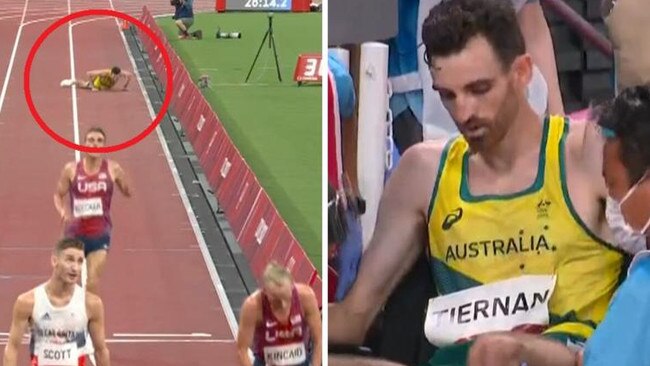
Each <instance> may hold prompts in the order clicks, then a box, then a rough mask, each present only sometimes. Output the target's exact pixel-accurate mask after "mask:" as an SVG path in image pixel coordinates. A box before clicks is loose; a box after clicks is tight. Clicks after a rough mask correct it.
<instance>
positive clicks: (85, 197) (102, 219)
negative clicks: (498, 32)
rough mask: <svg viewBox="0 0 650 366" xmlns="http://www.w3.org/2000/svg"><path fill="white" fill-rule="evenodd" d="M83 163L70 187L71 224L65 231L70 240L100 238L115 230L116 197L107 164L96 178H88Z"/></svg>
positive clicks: (104, 164)
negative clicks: (113, 219) (113, 215)
mask: <svg viewBox="0 0 650 366" xmlns="http://www.w3.org/2000/svg"><path fill="white" fill-rule="evenodd" d="M82 161H83V160H80V161H79V163H77V169H76V172H75V176H74V178H73V179H72V182H71V184H70V191H69V193H70V205H71V207H70V208H71V212H72V216H73V218H72V221H71V222H70V224H69V225H68V227H67V229H66V235H68V236H74V237H79V236H84V237H99V236H102V235H105V234H108V233H110V231H111V228H112V222H111V216H110V209H111V199H112V197H113V180H112V179H111V175H110V172H109V169H108V161H107V160H102V163H101V165H100V169H99V171H98V172H97V174H94V175H89V174H86V172H85V170H84V167H83V163H82Z"/></svg>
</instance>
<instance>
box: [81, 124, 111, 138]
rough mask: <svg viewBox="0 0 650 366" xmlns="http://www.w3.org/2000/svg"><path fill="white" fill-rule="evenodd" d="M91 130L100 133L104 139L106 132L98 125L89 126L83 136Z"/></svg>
mask: <svg viewBox="0 0 650 366" xmlns="http://www.w3.org/2000/svg"><path fill="white" fill-rule="evenodd" d="M92 132H97V133H101V134H102V136H104V139H106V132H104V129H103V128H101V127H98V126H93V127H91V128H89V129H88V130H86V135H85V136H88V135H89V134H91V133H92Z"/></svg>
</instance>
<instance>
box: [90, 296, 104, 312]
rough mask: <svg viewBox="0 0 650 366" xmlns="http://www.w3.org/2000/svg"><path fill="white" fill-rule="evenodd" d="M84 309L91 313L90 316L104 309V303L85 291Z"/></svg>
mask: <svg viewBox="0 0 650 366" xmlns="http://www.w3.org/2000/svg"><path fill="white" fill-rule="evenodd" d="M86 308H87V309H88V310H89V311H90V312H91V314H97V312H98V311H101V310H102V309H103V308H104V302H103V301H102V299H101V297H99V296H97V295H96V294H93V293H92V292H88V291H86Z"/></svg>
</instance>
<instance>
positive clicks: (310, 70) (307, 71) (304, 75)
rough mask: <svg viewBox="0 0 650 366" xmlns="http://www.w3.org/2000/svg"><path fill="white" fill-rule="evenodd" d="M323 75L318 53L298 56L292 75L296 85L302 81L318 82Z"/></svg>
mask: <svg viewBox="0 0 650 366" xmlns="http://www.w3.org/2000/svg"><path fill="white" fill-rule="evenodd" d="M322 76H323V63H322V62H321V55H320V54H302V55H300V56H298V62H297V63H296V70H295V72H294V75H293V79H294V81H297V82H298V85H300V84H302V83H303V82H307V81H311V82H320V81H321V80H322Z"/></svg>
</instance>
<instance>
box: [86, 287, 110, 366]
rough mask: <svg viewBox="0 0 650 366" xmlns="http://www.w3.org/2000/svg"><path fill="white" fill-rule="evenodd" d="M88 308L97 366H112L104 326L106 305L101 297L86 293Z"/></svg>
mask: <svg viewBox="0 0 650 366" xmlns="http://www.w3.org/2000/svg"><path fill="white" fill-rule="evenodd" d="M86 301H87V307H88V332H89V333H90V338H91V339H92V342H93V347H94V348H95V358H96V360H97V366H110V364H111V360H110V354H109V352H108V347H106V338H105V326H104V303H103V302H102V299H100V298H99V296H97V295H94V294H92V293H90V292H86Z"/></svg>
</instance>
